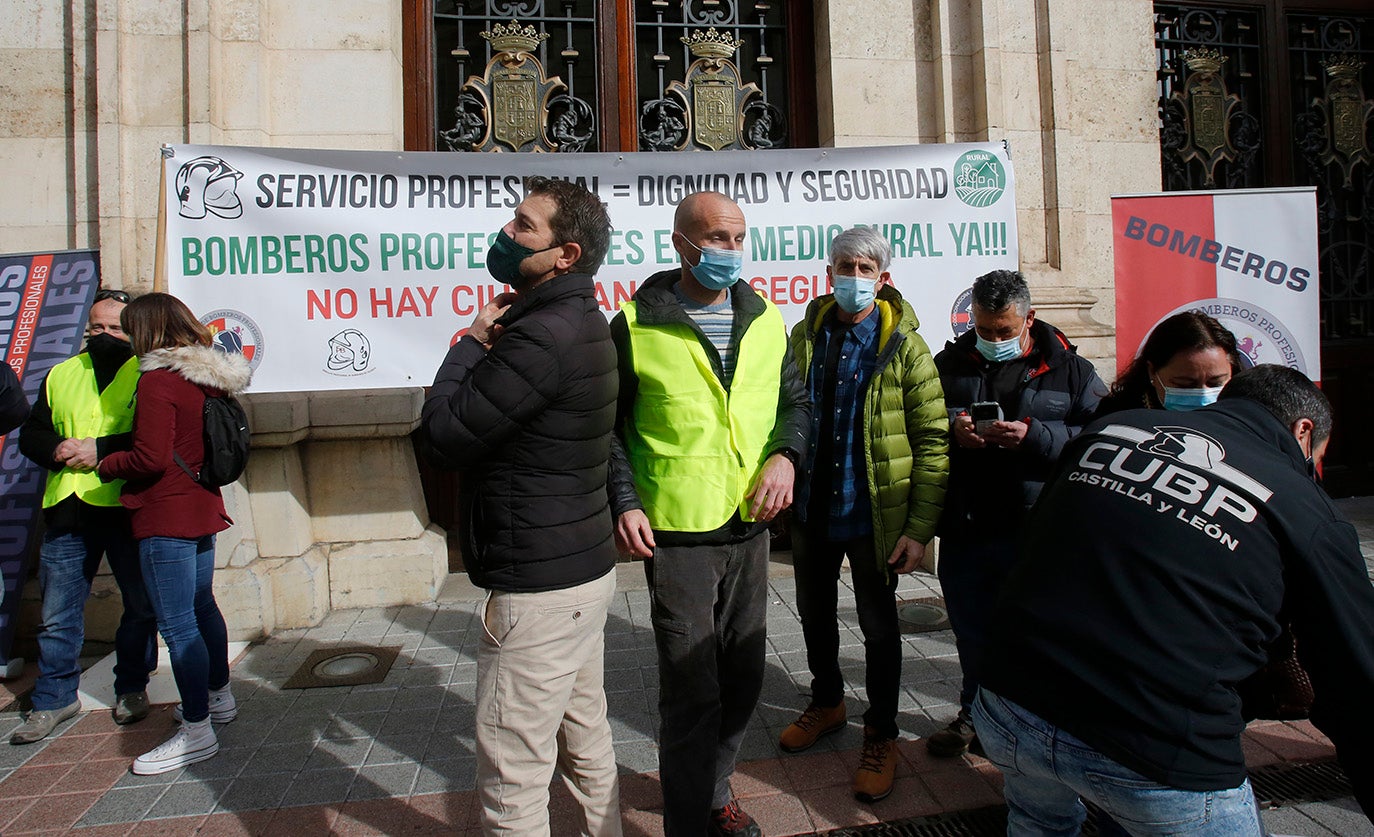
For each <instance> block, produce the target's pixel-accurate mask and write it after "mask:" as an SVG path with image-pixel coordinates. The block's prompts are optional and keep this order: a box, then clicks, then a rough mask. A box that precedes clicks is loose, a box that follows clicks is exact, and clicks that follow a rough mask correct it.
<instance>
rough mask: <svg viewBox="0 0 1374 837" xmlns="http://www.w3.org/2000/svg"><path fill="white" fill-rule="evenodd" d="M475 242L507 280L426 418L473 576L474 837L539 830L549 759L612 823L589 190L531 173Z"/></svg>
mask: <svg viewBox="0 0 1374 837" xmlns="http://www.w3.org/2000/svg"><path fill="white" fill-rule="evenodd" d="M525 189H526V197H525V199H524V200H523V201H522V202H521V203H520V205H519V206H518V207H517V208H516V210H515V218H514V219H513V220H511V222H510V223H508V224H506V226H505V227H504V228H503V229H502V230H501V232H500V233H499V234H498V235H497V238H496V240H495V241H494V242H493V244H492V246H491V250H490V251H489V252H488V255H487V269H488V271H489V272H490V273H491V275H492V276H493V277H494V278H495V279H496V280H497V281H499V282H503V283H505V284H507V285H509V286H510V287H512V288H513V289H514V291H515V292H514V293H505V294H501V295H500V296H498V297H497V298H496V299H494V300H492V302H490V303H488V304H487V305H486V306H485V307H483V308H482V310H481V311H480V312H478V314H477V318H476V319H475V320H474V321H473V323H472V326H471V327H470V328H469V329H468V331H467V334H465V335H464V336H463V338H462V339H461V340H459V341H458V342H457V343H456V344H454V346H453V348H452V349H450V350H449V353H448V357H447V358H445V359H444V364H443V366H441V367H440V369H439V372H438V374H437V375H436V376H435V379H434V386H433V388H432V389H431V390H430V395H429V398H428V400H427V401H426V402H425V406H424V415H423V423H424V429H425V432H426V433H427V435H428V437H429V441H430V444H431V445H432V446H433V447H434V449H435V451H436V452H437V453H438V455H439V457H440V458H441V459H443V460H446V461H447V462H448V463H449V464H451V465H452V466H453V467H456V468H458V469H459V470H461V471H462V473H463V479H462V489H461V497H460V503H461V508H462V520H461V527H462V529H461V531H462V532H463V534H464V536H465V537H466V539H467V543H466V556H467V565H468V574H469V576H470V577H471V579H472V581H473V583H475V584H477V585H479V586H481V587H485V588H487V591H488V592H487V600H486V604H485V608H484V610H483V623H484V627H485V634H486V635H485V636H484V637H483V638H482V642H481V645H480V647H479V649H478V653H477V717H476V725H477V733H476V739H477V783H478V793H479V796H480V799H481V802H482V828H483V831H484V832H485V833H487V834H513V835H521V837H524V835H547V834H549V817H548V801H549V781H550V779H551V778H552V775H553V769H554V764H555V762H557V764H558V765H559V767H560V769H561V771H562V774H563V777H564V781H565V782H567V784H568V787H569V789H570V790H571V791H572V794H573V796H574V797H575V798H576V799H577V800H578V802H579V803H580V804H581V808H580V812H581V817H582V821H581V823H580V824H579V829H578V831H579V833H581V834H589V835H597V836H599V835H619V834H620V833H621V828H620V805H619V795H618V791H617V784H616V764H615V754H614V752H613V751H612V749H611V728H610V724H609V722H608V721H607V718H606V692H605V688H604V683H603V677H602V675H603V667H604V661H605V642H604V638H603V630H604V628H605V624H606V611H607V609H608V608H609V606H610V603H611V599H612V598H613V597H614V595H615V572H614V570H615V561H616V549H615V543H614V541H613V539H612V534H611V533H612V524H611V513H610V508H609V506H608V503H607V495H606V471H607V461H608V459H609V456H610V439H611V430H612V427H613V425H614V423H615V413H616V394H617V388H618V378H617V376H616V352H615V346H614V344H613V343H612V342H611V333H610V328H609V327H608V325H607V323H606V317H605V315H604V314H602V313H601V311H600V309H599V308H598V306H597V301H596V294H595V286H594V283H593V279H592V276H593V275H594V274H595V273H596V271H597V269H598V268H599V267H600V266H601V261H602V259H603V258H604V257H605V255H606V249H607V247H608V245H609V242H610V233H611V227H610V219H609V218H608V217H607V215H606V208H605V206H604V205H603V204H602V203H601V202H600V200H598V199H597V197H596V196H595V195H593V194H591V193H589V192H587V191H586V190H585V189H583V188H582V187H580V186H576V185H574V184H572V183H569V182H567V181H561V180H551V179H548V178H543V177H532V178H530V179H529V180H527V181H526V183H525Z"/></svg>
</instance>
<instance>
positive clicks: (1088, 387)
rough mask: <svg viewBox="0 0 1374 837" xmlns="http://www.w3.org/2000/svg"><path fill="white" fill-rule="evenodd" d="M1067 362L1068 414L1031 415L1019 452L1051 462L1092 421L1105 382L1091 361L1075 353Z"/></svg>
mask: <svg viewBox="0 0 1374 837" xmlns="http://www.w3.org/2000/svg"><path fill="white" fill-rule="evenodd" d="M1069 363H1070V364H1071V366H1070V369H1069V375H1068V379H1069V380H1068V383H1069V411H1068V414H1067V415H1065V416H1064V420H1063V421H1043V420H1041V419H1038V418H1032V419H1031V420H1030V424H1029V426H1028V427H1027V428H1026V438H1025V439H1024V440H1023V441H1022V442H1021V447H1020V451H1021V452H1023V453H1026V454H1029V455H1031V456H1033V457H1037V458H1039V459H1040V460H1041V461H1042V462H1046V463H1049V462H1054V461H1055V460H1057V459H1058V458H1059V454H1060V453H1062V452H1063V450H1064V445H1065V444H1067V443H1068V441H1069V440H1070V439H1072V438H1073V437H1075V436H1077V435H1078V434H1079V433H1081V432H1082V431H1083V428H1084V427H1086V426H1087V425H1088V424H1089V423H1090V422H1092V420H1093V418H1094V417H1095V414H1096V413H1097V408H1098V405H1099V404H1100V403H1101V402H1102V399H1103V398H1104V397H1105V396H1106V395H1107V385H1106V384H1104V383H1103V382H1102V379H1101V378H1100V377H1098V374H1097V370H1096V369H1094V368H1093V365H1092V364H1091V363H1089V362H1088V361H1087V360H1085V359H1083V358H1081V357H1078V356H1077V355H1074V356H1073V357H1071V358H1070V359H1069ZM951 432H953V429H952V428H951Z"/></svg>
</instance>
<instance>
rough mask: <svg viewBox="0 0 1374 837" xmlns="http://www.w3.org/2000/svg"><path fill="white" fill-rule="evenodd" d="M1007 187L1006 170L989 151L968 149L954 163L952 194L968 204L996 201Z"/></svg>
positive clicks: (979, 204) (989, 203)
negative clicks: (968, 150)
mask: <svg viewBox="0 0 1374 837" xmlns="http://www.w3.org/2000/svg"><path fill="white" fill-rule="evenodd" d="M1006 188H1007V172H1006V170H1005V169H1003V168H1002V162H1001V161H1000V160H998V159H997V155H996V154H993V153H992V152H991V151H970V152H968V153H967V154H965V155H964V156H962V157H960V158H959V162H957V163H955V164H954V194H956V195H958V196H959V200H961V201H963V202H964V203H966V204H968V205H969V206H975V207H979V208H981V207H984V206H992V205H993V204H995V203H997V199H998V198H1000V197H1002V193H1003V192H1004V191H1006Z"/></svg>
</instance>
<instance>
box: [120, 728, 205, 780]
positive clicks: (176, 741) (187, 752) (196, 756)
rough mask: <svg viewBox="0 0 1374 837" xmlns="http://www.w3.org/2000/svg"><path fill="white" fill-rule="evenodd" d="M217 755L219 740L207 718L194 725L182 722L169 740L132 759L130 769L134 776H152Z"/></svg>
mask: <svg viewBox="0 0 1374 837" xmlns="http://www.w3.org/2000/svg"><path fill="white" fill-rule="evenodd" d="M218 752H219V740H218V739H216V738H215V730H214V729H213V728H212V727H211V726H210V719H209V718H206V719H205V720H203V721H197V722H195V723H191V722H190V721H182V722H181V726H180V727H177V731H176V732H174V733H172V737H171V738H169V739H167V740H166V741H164V742H162V743H161V744H159V745H158V746H156V747H154V748H153V749H151V750H149V751H148V752H146V753H144V754H143V755H141V756H139V757H138V758H136V759H134V765H133V768H132V770H133V772H134V774H135V775H138V776H153V775H156V774H158V773H166V772H167V771H169V770H176V769H177V768H178V767H185V766H186V765H188V764H195V763H196V762H198V761H205V760H206V759H208V758H210V757H212V756H214V755H215V753H218Z"/></svg>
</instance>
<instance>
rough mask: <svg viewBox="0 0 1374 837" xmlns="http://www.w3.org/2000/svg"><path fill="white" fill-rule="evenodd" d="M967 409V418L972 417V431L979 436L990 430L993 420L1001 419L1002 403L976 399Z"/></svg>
mask: <svg viewBox="0 0 1374 837" xmlns="http://www.w3.org/2000/svg"><path fill="white" fill-rule="evenodd" d="M968 411H969V418H971V419H973V427H974V431H975V432H977V434H978V435H979V436H982V435H983V434H985V433H987V432H988V431H989V430H991V429H992V425H993V423H994V422H999V421H1001V420H1002V405H1001V404H998V403H997V402H996V401H978V402H976V403H974V404H973V405H972V406H970V407H969V408H968Z"/></svg>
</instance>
